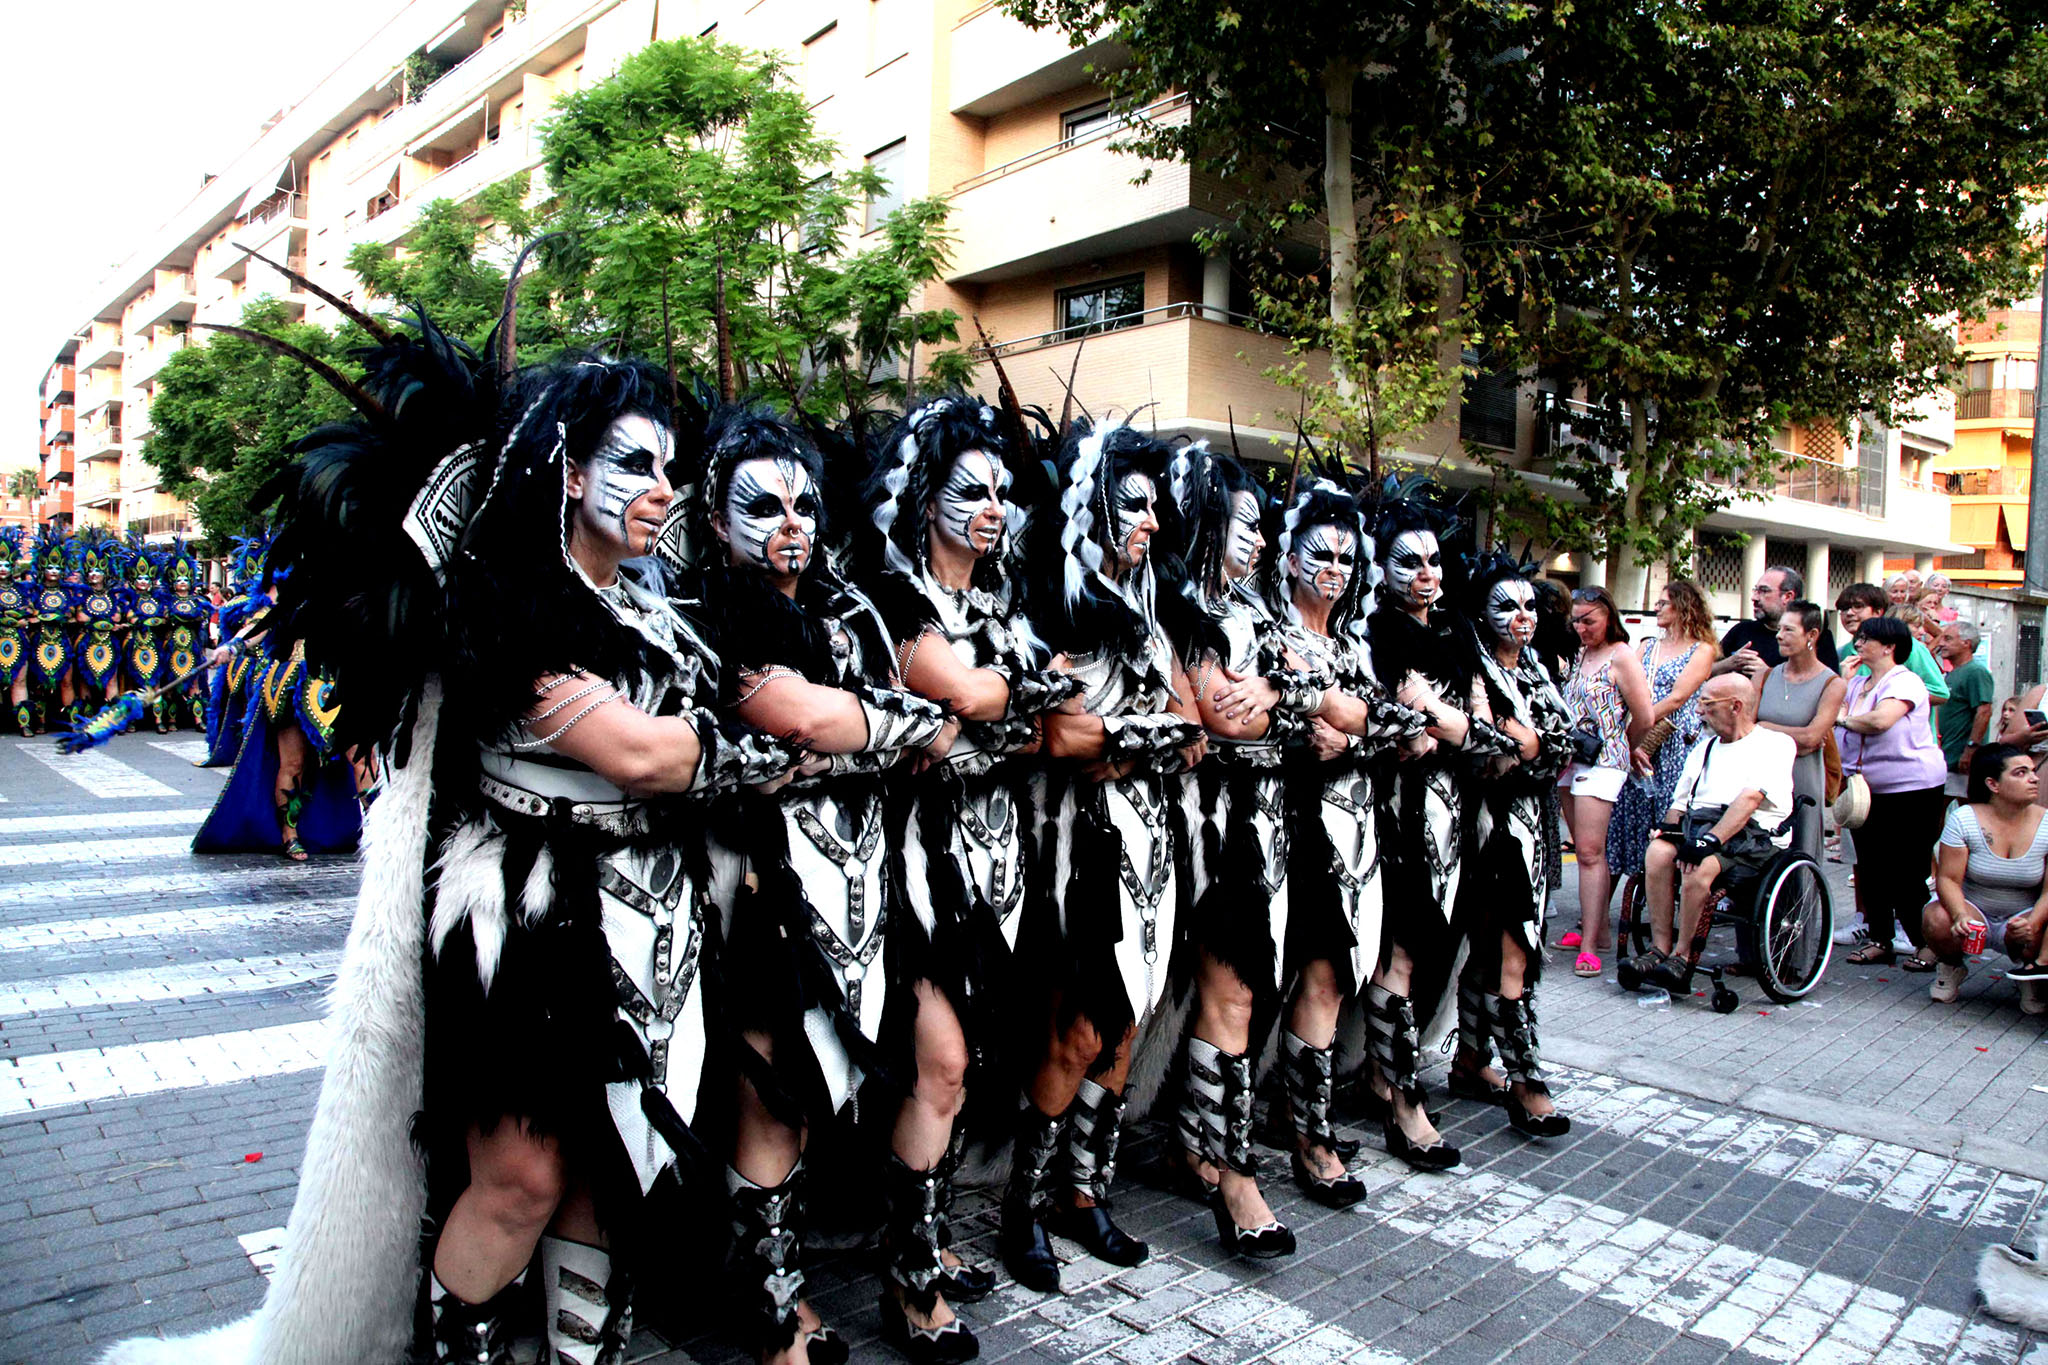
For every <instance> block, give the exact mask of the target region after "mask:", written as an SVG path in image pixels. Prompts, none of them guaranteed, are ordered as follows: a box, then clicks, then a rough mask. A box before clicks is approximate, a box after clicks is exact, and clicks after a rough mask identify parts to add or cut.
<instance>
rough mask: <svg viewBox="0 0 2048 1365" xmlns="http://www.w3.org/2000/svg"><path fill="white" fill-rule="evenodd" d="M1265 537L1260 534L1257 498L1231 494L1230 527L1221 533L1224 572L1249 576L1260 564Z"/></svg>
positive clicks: (1242, 494)
mask: <svg viewBox="0 0 2048 1365" xmlns="http://www.w3.org/2000/svg"><path fill="white" fill-rule="evenodd" d="M1265 548H1266V538H1265V537H1264V536H1262V535H1260V534H1259V500H1258V499H1257V498H1256V497H1254V496H1253V495H1252V494H1250V493H1232V494H1231V495H1230V527H1229V529H1228V530H1226V531H1225V532H1224V533H1223V572H1224V575H1225V576H1226V577H1228V578H1231V579H1239V578H1250V577H1251V576H1252V570H1254V569H1256V568H1258V567H1259V552H1260V551H1261V550H1263V549H1265Z"/></svg>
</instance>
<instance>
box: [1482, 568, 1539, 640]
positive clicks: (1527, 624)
mask: <svg viewBox="0 0 2048 1365" xmlns="http://www.w3.org/2000/svg"><path fill="white" fill-rule="evenodd" d="M1486 628H1487V629H1488V630H1490V631H1492V632H1493V638H1494V639H1496V640H1503V641H1505V640H1512V641H1514V642H1515V643H1516V644H1518V645H1526V644H1528V643H1529V641H1530V640H1532V639H1534V638H1535V637H1536V588H1535V585H1533V584H1531V583H1530V582H1529V580H1528V579H1526V578H1503V579H1502V580H1501V581H1500V582H1498V583H1496V584H1494V585H1493V591H1492V592H1491V593H1488V594H1487V597H1486Z"/></svg>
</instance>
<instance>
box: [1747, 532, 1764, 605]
mask: <svg viewBox="0 0 2048 1365" xmlns="http://www.w3.org/2000/svg"><path fill="white" fill-rule="evenodd" d="M1764 567H1765V566H1764V538H1763V534H1762V533H1761V532H1758V533H1757V534H1755V535H1752V536H1751V537H1750V538H1749V539H1748V540H1746V541H1744V542H1743V544H1742V614H1743V615H1744V616H1747V615H1748V614H1749V595H1750V593H1752V592H1754V591H1756V581H1757V580H1758V579H1759V578H1762V577H1763V576H1764Z"/></svg>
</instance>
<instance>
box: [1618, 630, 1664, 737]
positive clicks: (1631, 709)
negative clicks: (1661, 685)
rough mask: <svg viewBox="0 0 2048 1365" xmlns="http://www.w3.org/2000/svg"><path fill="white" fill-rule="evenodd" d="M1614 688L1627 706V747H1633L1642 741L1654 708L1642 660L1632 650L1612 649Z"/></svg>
mask: <svg viewBox="0 0 2048 1365" xmlns="http://www.w3.org/2000/svg"><path fill="white" fill-rule="evenodd" d="M1614 690H1615V691H1617V692H1619V693H1621V704H1622V705H1623V706H1626V707H1627V708H1628V732H1627V733H1628V747H1629V748H1631V749H1633V748H1635V747H1636V745H1638V744H1640V743H1642V742H1643V736H1644V734H1646V733H1647V732H1648V731H1649V728H1650V725H1651V719H1650V713H1651V712H1652V711H1653V710H1655V709H1656V708H1655V706H1654V705H1653V704H1652V703H1651V701H1650V680H1649V679H1648V678H1646V677H1644V676H1643V665H1642V661H1641V660H1639V659H1637V658H1636V656H1635V651H1634V650H1630V649H1617V650H1616V651H1614Z"/></svg>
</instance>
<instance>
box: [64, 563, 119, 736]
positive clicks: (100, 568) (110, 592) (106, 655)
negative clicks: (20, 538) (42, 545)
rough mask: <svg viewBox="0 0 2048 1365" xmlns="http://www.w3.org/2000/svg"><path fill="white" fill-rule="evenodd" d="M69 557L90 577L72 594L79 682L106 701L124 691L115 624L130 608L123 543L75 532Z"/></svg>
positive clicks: (74, 666) (73, 661) (74, 669)
mask: <svg viewBox="0 0 2048 1365" xmlns="http://www.w3.org/2000/svg"><path fill="white" fill-rule="evenodd" d="M69 559H70V561H71V566H72V568H73V569H74V570H75V571H76V572H78V573H79V574H80V576H81V577H82V578H83V579H84V582H83V583H81V584H80V585H79V586H78V587H76V588H74V589H73V590H72V594H71V621H72V624H73V626H74V627H76V629H77V636H76V639H75V643H74V644H73V645H72V653H71V667H72V672H73V679H74V681H73V685H74V686H76V687H78V688H79V689H81V691H90V692H91V693H92V694H93V697H92V700H93V701H94V702H95V703H100V702H105V701H108V700H111V699H112V698H113V697H115V696H117V695H119V694H120V691H121V674H120V668H121V651H120V649H119V648H118V647H117V646H116V644H115V642H114V627H115V626H116V625H117V624H119V622H120V619H121V617H122V615H124V614H125V612H126V608H127V604H126V602H125V600H124V598H125V593H124V592H123V590H122V589H121V587H120V586H119V584H120V578H121V559H122V546H121V544H120V542H119V541H115V540H112V539H103V538H99V537H93V538H86V537H82V536H73V537H72V541H71V553H70V555H69ZM81 700H83V698H82V697H81Z"/></svg>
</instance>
